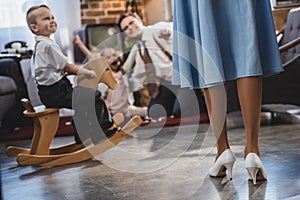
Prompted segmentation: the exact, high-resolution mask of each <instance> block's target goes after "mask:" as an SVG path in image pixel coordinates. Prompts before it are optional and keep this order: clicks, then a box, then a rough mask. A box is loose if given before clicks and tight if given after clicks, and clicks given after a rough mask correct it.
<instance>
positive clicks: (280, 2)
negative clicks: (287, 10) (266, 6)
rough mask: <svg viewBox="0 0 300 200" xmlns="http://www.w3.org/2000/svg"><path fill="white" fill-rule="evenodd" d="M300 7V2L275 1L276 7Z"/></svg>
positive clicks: (291, 0)
mask: <svg viewBox="0 0 300 200" xmlns="http://www.w3.org/2000/svg"><path fill="white" fill-rule="evenodd" d="M297 5H299V6H300V0H275V5H274V6H275V7H287V6H297Z"/></svg>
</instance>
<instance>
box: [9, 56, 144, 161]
mask: <svg viewBox="0 0 300 200" xmlns="http://www.w3.org/2000/svg"><path fill="white" fill-rule="evenodd" d="M85 68H86V69H91V70H94V71H95V72H96V74H97V76H96V77H95V78H90V79H88V78H86V77H84V76H78V86H80V87H83V88H90V89H96V88H97V86H98V84H99V83H100V82H103V83H105V84H106V85H107V86H108V87H109V88H111V89H114V88H116V86H117V82H116V80H115V79H114V78H113V76H112V74H111V71H110V68H109V65H108V64H107V62H106V61H105V59H104V58H99V59H95V60H93V61H90V62H89V63H87V64H86V65H85ZM21 102H22V104H23V105H24V107H25V108H26V110H25V111H24V115H25V116H26V117H31V118H33V122H34V133H33V138H32V142H31V147H30V149H26V148H21V147H13V146H10V147H8V148H7V155H8V156H13V157H17V162H18V163H19V165H33V166H59V165H66V164H71V163H77V162H82V161H85V160H89V159H92V158H93V157H94V156H96V155H99V154H101V153H103V152H105V151H107V150H108V149H110V148H112V147H114V146H115V145H117V144H118V143H119V142H121V141H122V140H123V139H124V138H125V137H126V136H127V135H128V134H129V133H130V132H131V131H133V130H134V129H135V128H136V127H138V126H139V125H140V124H141V118H140V117H139V116H134V117H132V118H131V119H130V120H129V121H128V122H127V124H125V125H124V127H123V128H121V129H120V130H118V131H117V132H116V133H115V134H114V135H112V136H111V137H109V138H107V139H105V140H101V141H100V142H99V143H95V144H92V143H91V141H90V139H87V140H86V141H85V142H84V143H83V144H76V143H75V142H74V143H71V144H67V145H64V146H60V147H56V148H50V145H51V142H52V140H53V138H54V136H55V134H56V131H57V128H58V124H59V109H58V108H41V107H35V108H33V107H32V105H31V104H30V102H29V100H27V99H22V100H21ZM113 120H114V123H115V124H114V125H113V127H112V128H114V127H117V126H118V125H119V124H121V123H122V122H123V120H124V117H123V115H122V114H121V113H118V114H116V115H115V116H114V117H113Z"/></svg>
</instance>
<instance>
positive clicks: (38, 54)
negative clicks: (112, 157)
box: [26, 5, 118, 143]
mask: <svg viewBox="0 0 300 200" xmlns="http://www.w3.org/2000/svg"><path fill="white" fill-rule="evenodd" d="M26 20H27V24H28V27H29V28H30V30H31V32H32V33H34V34H35V40H36V44H35V49H34V54H33V56H32V63H31V64H32V65H31V66H32V73H33V74H34V77H35V79H36V82H37V85H38V90H39V96H40V98H41V101H42V103H43V104H44V105H45V106H46V107H55V108H69V109H72V96H73V88H72V85H71V83H70V81H69V80H68V79H67V78H66V76H65V73H68V74H74V75H85V76H86V77H87V78H93V77H95V76H96V74H95V72H94V71H92V70H87V69H84V68H79V67H78V66H76V65H74V64H70V63H68V61H67V58H66V57H65V56H64V55H63V53H62V52H61V50H60V48H59V46H58V45H57V44H56V43H55V42H54V41H53V40H51V39H50V36H51V34H53V33H55V32H56V29H57V23H56V21H55V20H54V16H53V14H52V12H51V10H50V8H49V7H48V6H46V5H39V6H33V7H31V8H30V9H29V10H28V11H27V14H26ZM81 89H82V90H84V92H86V93H94V94H93V95H95V110H96V115H97V120H98V122H99V124H100V127H101V129H102V130H103V131H104V133H105V134H106V136H107V137H110V136H112V135H113V134H114V133H115V132H116V131H117V130H118V128H116V127H115V125H114V123H113V121H112V119H111V117H110V115H109V112H108V110H107V108H106V105H105V103H104V101H103V99H101V93H100V92H99V91H97V92H95V91H94V90H91V89H84V88H81ZM85 103H86V102H85ZM77 114H78V113H77ZM78 116H79V115H78ZM74 118H76V110H75V115H74ZM80 123H81V122H80ZM83 123H86V122H83ZM73 125H74V124H73ZM112 127H113V128H112ZM102 130H101V131H102ZM74 131H75V141H76V143H82V142H83V141H84V139H87V138H88V137H91V138H92V140H93V142H95V143H97V142H98V141H99V140H100V138H101V135H102V134H99V133H98V134H94V133H93V134H92V135H89V133H92V132H93V130H86V133H81V132H80V138H79V135H78V133H77V131H76V128H75V126H74ZM87 133H88V135H86V134H87ZM83 135H85V136H83ZM101 139H103V138H101Z"/></svg>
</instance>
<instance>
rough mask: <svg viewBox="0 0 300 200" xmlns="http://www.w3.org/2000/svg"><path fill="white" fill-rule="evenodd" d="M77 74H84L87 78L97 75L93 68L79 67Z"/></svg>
mask: <svg viewBox="0 0 300 200" xmlns="http://www.w3.org/2000/svg"><path fill="white" fill-rule="evenodd" d="M77 75H85V76H87V77H88V78H95V77H96V76H97V75H96V73H95V72H94V71H93V70H89V69H85V68H79V70H78V73H77Z"/></svg>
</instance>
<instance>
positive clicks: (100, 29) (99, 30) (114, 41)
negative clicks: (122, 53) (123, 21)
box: [74, 24, 122, 63]
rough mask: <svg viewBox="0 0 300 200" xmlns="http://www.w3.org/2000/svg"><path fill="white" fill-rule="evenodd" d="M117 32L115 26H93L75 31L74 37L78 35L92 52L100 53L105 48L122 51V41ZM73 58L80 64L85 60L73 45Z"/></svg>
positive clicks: (117, 28)
mask: <svg viewBox="0 0 300 200" xmlns="http://www.w3.org/2000/svg"><path fill="white" fill-rule="evenodd" d="M119 32H120V31H119V27H118V25H117V24H93V25H86V26H84V27H82V28H80V29H78V30H75V31H74V35H76V34H78V35H79V37H80V38H81V40H82V41H83V43H84V44H85V45H86V46H87V47H88V49H89V50H91V51H92V52H100V51H101V50H102V49H104V48H107V47H112V48H115V49H117V50H122V39H121V35H120V34H119ZM74 56H75V58H74V59H75V62H77V63H82V62H83V61H84V59H85V56H84V54H83V53H82V52H81V50H80V49H79V48H78V47H77V46H76V45H74Z"/></svg>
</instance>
